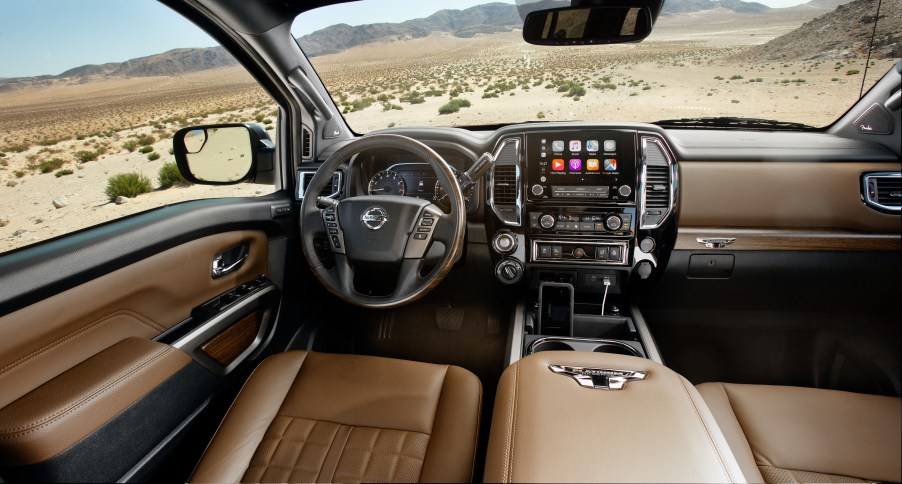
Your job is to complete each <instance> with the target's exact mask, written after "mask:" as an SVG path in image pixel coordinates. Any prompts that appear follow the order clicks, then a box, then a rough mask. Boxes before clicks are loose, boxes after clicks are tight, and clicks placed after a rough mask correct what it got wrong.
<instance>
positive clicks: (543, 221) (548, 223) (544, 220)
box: [539, 213, 555, 229]
mask: <svg viewBox="0 0 902 484" xmlns="http://www.w3.org/2000/svg"><path fill="white" fill-rule="evenodd" d="M554 223H555V220H554V217H553V216H551V215H548V214H547V213H546V214H545V215H542V217H541V218H540V219H539V225H540V226H541V227H542V228H543V229H550V228H552V227H554Z"/></svg>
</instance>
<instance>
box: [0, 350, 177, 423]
mask: <svg viewBox="0 0 902 484" xmlns="http://www.w3.org/2000/svg"><path fill="white" fill-rule="evenodd" d="M170 351H174V348H172V347H171V346H167V347H165V348H162V349H160V350H159V351H157V352H156V353H153V354H151V355H150V356H149V357H148V359H146V360H144V361H143V362H138V363H136V364H135V365H133V366H132V367H131V368H129V369H128V370H126V372H125V373H123V374H122V375H120V376H118V377H116V378H114V379H113V380H108V381H107V382H105V383H104V384H103V386H102V387H100V388H98V389H97V390H95V391H94V392H93V393H91V394H90V395H87V396H85V397H84V398H82V400H81V401H79V402H76V403H74V404H72V405H69V406H68V407H66V408H63V409H61V410H59V411H57V412H56V413H54V414H51V415H49V416H47V417H45V418H43V419H41V420H38V421H35V422H32V423H29V424H25V425H23V426H21V427H15V428H11V429H3V430H0V433H2V434H10V433H12V434H11V435H0V440H5V439H11V438H15V437H20V436H23V435H27V434H30V433H33V432H36V431H38V430H40V429H41V428H43V427H46V426H48V425H50V424H52V423H53V422H54V421H56V420H59V419H60V418H62V417H63V416H65V414H68V413H71V412H73V411H75V410H76V409H78V408H79V407H82V406H84V405H86V404H88V403H89V402H90V401H91V400H94V399H95V398H97V397H98V396H100V395H101V394H102V393H105V392H106V391H107V390H109V389H110V388H112V387H113V386H115V385H116V384H117V383H119V382H121V381H123V380H125V379H128V378H129V377H131V376H133V375H134V374H135V373H137V372H139V371H141V370H142V369H144V368H145V367H147V366H149V365H150V364H151V363H154V362H155V361H157V360H159V359H160V358H162V357H163V356H165V355H166V354H167V353H169V352H170ZM35 425H39V426H38V427H34V428H31V427H33V426H35ZM29 428H31V429H30V430H28V431H26V432H18V431H19V430H26V429H29Z"/></svg>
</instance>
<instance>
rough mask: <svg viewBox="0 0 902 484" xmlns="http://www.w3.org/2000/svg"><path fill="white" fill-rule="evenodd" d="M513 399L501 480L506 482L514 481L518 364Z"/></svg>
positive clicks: (518, 388) (518, 389)
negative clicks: (508, 437)
mask: <svg viewBox="0 0 902 484" xmlns="http://www.w3.org/2000/svg"><path fill="white" fill-rule="evenodd" d="M513 393H514V394H513V397H512V398H511V403H510V414H511V418H510V424H509V425H510V427H509V431H508V432H509V435H510V439H508V449H507V450H508V454H507V456H505V461H506V465H505V472H504V476H503V480H505V481H507V482H512V481H513V480H514V444H515V443H516V435H517V403H518V402H517V398H518V397H519V393H520V365H519V364H518V365H517V366H516V367H515V368H514V392H513Z"/></svg>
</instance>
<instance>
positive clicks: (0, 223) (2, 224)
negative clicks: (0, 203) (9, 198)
mask: <svg viewBox="0 0 902 484" xmlns="http://www.w3.org/2000/svg"><path fill="white" fill-rule="evenodd" d="M7 225H9V220H6V219H5V218H0V227H6V226H7Z"/></svg>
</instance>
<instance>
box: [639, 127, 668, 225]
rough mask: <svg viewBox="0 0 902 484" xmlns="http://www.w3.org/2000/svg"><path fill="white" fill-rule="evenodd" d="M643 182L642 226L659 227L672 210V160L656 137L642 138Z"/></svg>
mask: <svg viewBox="0 0 902 484" xmlns="http://www.w3.org/2000/svg"><path fill="white" fill-rule="evenodd" d="M642 160H643V165H644V166H643V169H644V172H645V180H644V182H645V183H644V184H643V194H642V200H643V212H642V228H643V229H653V228H657V227H660V226H661V224H662V223H664V220H666V219H667V217H668V216H669V215H670V212H671V211H672V210H673V199H674V196H673V195H674V194H673V191H674V189H675V186H676V183H675V180H673V176H674V175H673V161H672V160H671V158H670V156H668V154H667V151H666V149H665V148H664V146H663V141H661V140H659V139H658V138H652V137H644V138H642Z"/></svg>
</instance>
